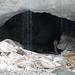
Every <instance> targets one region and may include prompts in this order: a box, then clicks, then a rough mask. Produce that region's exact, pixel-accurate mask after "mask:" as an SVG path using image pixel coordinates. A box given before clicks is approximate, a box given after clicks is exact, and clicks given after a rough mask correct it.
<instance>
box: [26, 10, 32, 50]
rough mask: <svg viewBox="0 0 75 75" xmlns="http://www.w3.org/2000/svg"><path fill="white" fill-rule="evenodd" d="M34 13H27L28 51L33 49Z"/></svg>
mask: <svg viewBox="0 0 75 75" xmlns="http://www.w3.org/2000/svg"><path fill="white" fill-rule="evenodd" d="M32 25H33V24H32V12H30V11H27V49H32Z"/></svg>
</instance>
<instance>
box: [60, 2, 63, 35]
mask: <svg viewBox="0 0 75 75" xmlns="http://www.w3.org/2000/svg"><path fill="white" fill-rule="evenodd" d="M62 7H63V3H62V1H61V7H60V8H61V14H63V9H62ZM62 32H63V19H62V18H61V34H62Z"/></svg>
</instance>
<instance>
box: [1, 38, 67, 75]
mask: <svg viewBox="0 0 75 75" xmlns="http://www.w3.org/2000/svg"><path fill="white" fill-rule="evenodd" d="M64 62H67V59H66V57H64V56H61V55H53V54H52V55H51V54H50V55H46V54H39V53H36V52H32V51H29V50H26V49H23V48H22V45H21V44H19V43H18V42H15V41H12V40H10V39H5V40H3V41H1V42H0V74H1V75H4V74H7V75H12V73H13V74H14V75H23V74H24V75H27V74H28V75H30V74H31V75H55V74H52V73H51V72H52V71H53V70H55V69H56V68H57V67H59V66H60V67H61V66H63V64H64ZM3 72H4V73H3ZM28 72H29V73H28Z"/></svg>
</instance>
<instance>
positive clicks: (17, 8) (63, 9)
mask: <svg viewBox="0 0 75 75" xmlns="http://www.w3.org/2000/svg"><path fill="white" fill-rule="evenodd" d="M27 10H31V11H33V12H39V13H43V12H46V13H51V14H53V15H56V16H58V17H64V18H67V19H70V20H72V21H75V17H74V14H75V1H74V0H72V1H71V0H66V1H65V0H63V1H62V0H60V1H59V0H46V1H43V0H42V1H40V0H12V1H11V0H0V26H1V25H3V24H4V23H5V22H6V21H7V20H8V19H10V18H11V17H12V16H14V15H16V14H19V13H22V12H24V11H27Z"/></svg>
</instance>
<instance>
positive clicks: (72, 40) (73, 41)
mask: <svg viewBox="0 0 75 75" xmlns="http://www.w3.org/2000/svg"><path fill="white" fill-rule="evenodd" d="M57 47H58V49H60V50H75V32H68V31H67V32H64V33H63V34H62V36H61V40H60V42H59V44H58V46H57Z"/></svg>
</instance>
